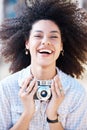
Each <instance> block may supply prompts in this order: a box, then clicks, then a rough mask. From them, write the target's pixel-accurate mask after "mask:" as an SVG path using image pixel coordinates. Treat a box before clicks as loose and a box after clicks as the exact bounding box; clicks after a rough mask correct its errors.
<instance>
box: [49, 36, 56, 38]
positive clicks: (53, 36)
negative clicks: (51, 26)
mask: <svg viewBox="0 0 87 130" xmlns="http://www.w3.org/2000/svg"><path fill="white" fill-rule="evenodd" d="M50 38H58V36H51V37H50Z"/></svg>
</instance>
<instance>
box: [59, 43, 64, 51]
mask: <svg viewBox="0 0 87 130" xmlns="http://www.w3.org/2000/svg"><path fill="white" fill-rule="evenodd" d="M62 50H63V42H61V47H60V51H62Z"/></svg>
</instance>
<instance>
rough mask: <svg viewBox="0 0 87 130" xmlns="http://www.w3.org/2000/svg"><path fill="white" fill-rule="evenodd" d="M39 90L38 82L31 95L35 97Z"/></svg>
mask: <svg viewBox="0 0 87 130" xmlns="http://www.w3.org/2000/svg"><path fill="white" fill-rule="evenodd" d="M37 89H38V83H37V82H36V83H35V86H34V88H33V90H32V92H31V95H32V96H34V95H35V93H36V91H37Z"/></svg>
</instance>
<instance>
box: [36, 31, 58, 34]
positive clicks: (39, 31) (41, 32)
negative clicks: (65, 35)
mask: <svg viewBox="0 0 87 130" xmlns="http://www.w3.org/2000/svg"><path fill="white" fill-rule="evenodd" d="M35 32H41V33H43V31H41V30H36V31H35ZM50 33H59V34H60V32H59V31H56V30H53V31H51V32H50Z"/></svg>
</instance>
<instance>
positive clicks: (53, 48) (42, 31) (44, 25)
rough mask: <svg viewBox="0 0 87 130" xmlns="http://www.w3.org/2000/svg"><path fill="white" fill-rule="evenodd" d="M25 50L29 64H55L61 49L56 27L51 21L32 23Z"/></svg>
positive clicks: (59, 34) (59, 35)
mask: <svg viewBox="0 0 87 130" xmlns="http://www.w3.org/2000/svg"><path fill="white" fill-rule="evenodd" d="M26 48H27V49H29V51H30V55H31V64H35V65H37V64H39V65H41V66H47V65H51V64H55V63H56V60H57V59H58V57H59V55H60V51H61V50H62V48H63V47H62V41H61V33H60V30H59V28H58V26H57V25H56V24H55V23H54V22H53V21H51V20H39V21H37V22H36V23H34V24H33V26H32V30H31V32H30V37H29V40H28V41H27V42H26Z"/></svg>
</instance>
